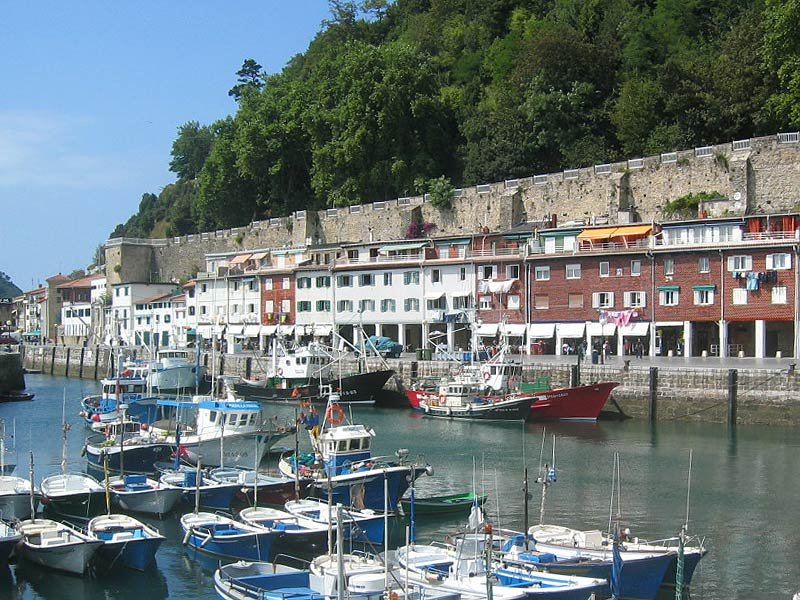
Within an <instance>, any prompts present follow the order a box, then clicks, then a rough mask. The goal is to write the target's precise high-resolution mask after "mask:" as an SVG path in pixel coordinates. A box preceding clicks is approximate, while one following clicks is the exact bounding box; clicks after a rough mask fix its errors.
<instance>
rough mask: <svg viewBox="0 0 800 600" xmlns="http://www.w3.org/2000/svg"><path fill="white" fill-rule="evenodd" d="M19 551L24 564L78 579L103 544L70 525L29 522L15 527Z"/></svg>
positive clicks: (48, 520)
mask: <svg viewBox="0 0 800 600" xmlns="http://www.w3.org/2000/svg"><path fill="white" fill-rule="evenodd" d="M17 531H18V532H19V533H20V534H21V535H22V541H21V542H20V544H19V551H20V554H21V555H22V557H23V558H25V559H26V560H28V561H30V562H32V563H35V564H37V565H41V566H43V567H47V568H49V569H56V570H59V571H66V572H68V573H73V574H75V575H82V574H83V573H84V572H85V571H86V568H87V566H88V565H89V561H90V560H91V558H92V556H94V554H95V552H97V551H98V550H99V548H100V547H101V546H102V545H103V542H102V541H100V540H98V539H95V538H92V537H90V536H88V535H87V534H86V533H84V532H83V531H81V530H80V529H78V528H77V527H75V526H73V525H69V524H67V523H58V522H56V521H51V520H50V519H29V520H26V521H22V522H20V523H19V524H18V525H17Z"/></svg>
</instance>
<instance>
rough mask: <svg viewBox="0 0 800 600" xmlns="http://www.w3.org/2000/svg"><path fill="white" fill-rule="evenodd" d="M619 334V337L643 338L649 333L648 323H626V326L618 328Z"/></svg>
mask: <svg viewBox="0 0 800 600" xmlns="http://www.w3.org/2000/svg"><path fill="white" fill-rule="evenodd" d="M619 332H620V334H621V335H635V336H637V337H644V336H646V335H647V334H648V333H650V323H648V322H647V321H639V322H638V323H628V324H627V325H625V326H623V327H620V328H619Z"/></svg>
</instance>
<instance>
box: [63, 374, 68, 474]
mask: <svg viewBox="0 0 800 600" xmlns="http://www.w3.org/2000/svg"><path fill="white" fill-rule="evenodd" d="M61 430H62V433H61V472H62V473H66V472H67V432H68V431H69V425H68V424H67V388H64V400H63V402H62V404H61Z"/></svg>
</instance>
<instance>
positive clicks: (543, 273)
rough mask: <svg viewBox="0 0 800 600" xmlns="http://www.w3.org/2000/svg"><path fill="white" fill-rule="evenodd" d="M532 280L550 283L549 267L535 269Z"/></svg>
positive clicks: (543, 266) (542, 266)
mask: <svg viewBox="0 0 800 600" xmlns="http://www.w3.org/2000/svg"><path fill="white" fill-rule="evenodd" d="M534 278H535V279H536V281H550V267H549V266H547V265H541V266H539V267H536V269H535V271H534Z"/></svg>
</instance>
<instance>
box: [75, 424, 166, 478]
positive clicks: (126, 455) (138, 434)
mask: <svg viewBox="0 0 800 600" xmlns="http://www.w3.org/2000/svg"><path fill="white" fill-rule="evenodd" d="M134 426H135V427H134ZM106 427H107V428H108V430H107V433H97V434H94V435H90V436H89V437H88V438H86V445H85V446H84V452H85V454H86V460H87V461H88V462H89V465H90V467H92V468H95V469H97V470H98V471H101V470H102V469H103V461H104V460H105V459H106V458H108V468H109V469H110V470H112V471H115V472H119V471H121V470H122V469H123V467H124V469H125V471H128V472H134V473H152V472H153V471H154V470H155V463H156V462H161V461H167V460H169V459H170V458H171V457H172V455H173V453H174V452H175V448H176V447H175V445H173V444H171V443H167V441H166V440H164V438H162V437H160V436H158V435H155V434H154V433H152V432H151V431H150V430H149V428H147V426H146V425H145V427H144V428H142V426H141V424H139V423H138V422H135V421H126V422H125V423H124V425H120V424H119V421H116V422H115V423H109V424H108V425H107V426H106ZM123 427H124V431H123ZM132 428H133V429H132ZM120 435H121V436H122V439H120Z"/></svg>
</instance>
